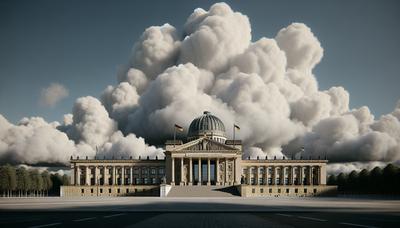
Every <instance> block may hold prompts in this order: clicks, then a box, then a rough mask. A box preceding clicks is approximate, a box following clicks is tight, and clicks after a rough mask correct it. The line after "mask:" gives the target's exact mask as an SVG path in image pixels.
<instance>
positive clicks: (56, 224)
mask: <svg viewBox="0 0 400 228" xmlns="http://www.w3.org/2000/svg"><path fill="white" fill-rule="evenodd" d="M58 225H61V222H55V223H49V224H44V225H38V226H30V227H29V228H39V227H49V226H58Z"/></svg>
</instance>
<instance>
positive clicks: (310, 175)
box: [308, 165, 313, 185]
mask: <svg viewBox="0 0 400 228" xmlns="http://www.w3.org/2000/svg"><path fill="white" fill-rule="evenodd" d="M312 180H313V175H312V166H311V165H310V166H308V185H312V184H313V181H312Z"/></svg>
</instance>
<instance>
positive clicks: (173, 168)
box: [171, 157, 175, 185]
mask: <svg viewBox="0 0 400 228" xmlns="http://www.w3.org/2000/svg"><path fill="white" fill-rule="evenodd" d="M171 168H172V170H171V171H172V173H171V175H172V177H171V185H175V158H173V157H171Z"/></svg>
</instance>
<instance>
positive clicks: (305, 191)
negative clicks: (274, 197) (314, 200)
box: [251, 188, 317, 194]
mask: <svg viewBox="0 0 400 228" xmlns="http://www.w3.org/2000/svg"><path fill="white" fill-rule="evenodd" d="M282 190H283V189H280V188H278V191H277V193H282ZM251 193H256V189H255V188H253V189H251ZM260 193H264V188H260ZM268 193H272V188H269V189H268ZM285 193H288V194H289V193H290V189H289V188H286V189H285ZM294 193H296V194H297V193H299V189H298V188H295V189H294ZM303 193H307V188H304V189H303ZM313 193H314V194H316V193H317V189H316V188H314V189H313Z"/></svg>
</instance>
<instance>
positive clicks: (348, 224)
mask: <svg viewBox="0 0 400 228" xmlns="http://www.w3.org/2000/svg"><path fill="white" fill-rule="evenodd" d="M339 224H342V225H347V226H357V227H365V228H377V227H376V226H367V225H360V224H355V223H348V222H341V223H339Z"/></svg>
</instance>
